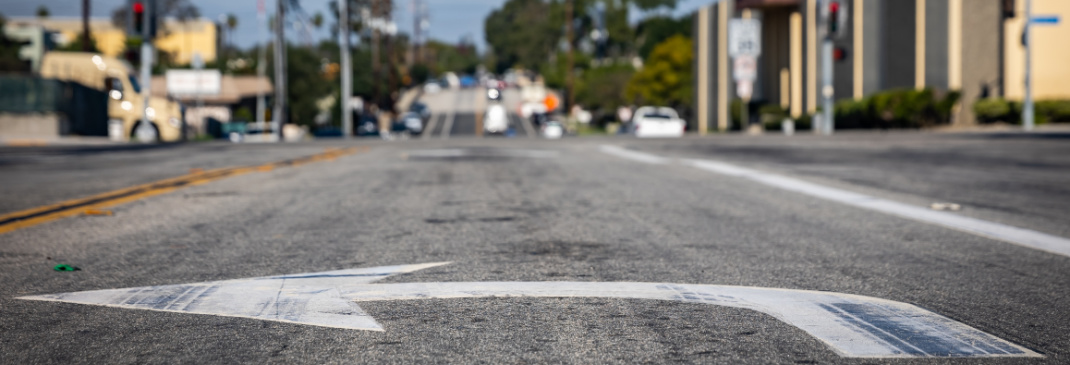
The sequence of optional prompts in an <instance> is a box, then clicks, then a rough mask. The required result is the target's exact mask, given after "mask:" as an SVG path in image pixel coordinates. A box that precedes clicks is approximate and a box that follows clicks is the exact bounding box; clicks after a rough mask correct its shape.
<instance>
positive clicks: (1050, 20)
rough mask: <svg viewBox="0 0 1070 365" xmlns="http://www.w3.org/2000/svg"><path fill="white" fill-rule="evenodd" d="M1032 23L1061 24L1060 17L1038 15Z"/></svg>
mask: <svg viewBox="0 0 1070 365" xmlns="http://www.w3.org/2000/svg"><path fill="white" fill-rule="evenodd" d="M1030 23H1033V24H1036V25H1056V24H1059V16H1058V15H1038V16H1034V17H1033V20H1032V21H1030Z"/></svg>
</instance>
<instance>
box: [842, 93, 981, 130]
mask: <svg viewBox="0 0 1070 365" xmlns="http://www.w3.org/2000/svg"><path fill="white" fill-rule="evenodd" d="M959 97H960V94H959V93H958V92H957V91H949V92H935V91H933V90H932V89H923V90H915V89H898V90H889V91H884V92H880V93H876V94H873V95H870V96H868V97H866V98H863V99H860V100H844V101H841V102H839V103H836V106H835V109H834V111H833V113H834V114H835V118H836V128H837V129H852V128H881V129H887V128H923V127H932V126H936V125H940V124H948V123H949V122H950V121H951V109H952V108H953V107H954V105H955V103H957V102H958V100H959Z"/></svg>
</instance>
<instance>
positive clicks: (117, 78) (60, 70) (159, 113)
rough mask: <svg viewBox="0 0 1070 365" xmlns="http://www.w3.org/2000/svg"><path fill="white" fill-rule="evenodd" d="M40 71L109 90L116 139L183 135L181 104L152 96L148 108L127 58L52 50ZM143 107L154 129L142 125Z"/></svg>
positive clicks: (45, 75)
mask: <svg viewBox="0 0 1070 365" xmlns="http://www.w3.org/2000/svg"><path fill="white" fill-rule="evenodd" d="M40 73H41V77H43V78H49V79H58V80H62V81H68V82H76V83H79V84H82V85H85V86H86V87H89V88H93V89H96V90H99V91H102V92H104V93H106V94H107V95H108V123H109V125H108V128H109V131H110V132H109V134H111V135H112V138H113V139H121V140H129V139H130V138H131V137H135V133H138V135H137V136H136V137H137V139H139V140H142V141H151V142H173V141H178V140H180V139H181V138H182V109H181V107H180V106H179V104H178V103H177V102H173V101H169V100H167V99H164V98H160V97H150V98H149V105H148V107H147V108H145V106H144V105H145V99H144V97H143V96H142V95H141V83H140V82H138V79H137V77H136V76H134V75H135V74H134V70H133V68H132V67H130V65H129V64H128V63H126V62H125V61H121V60H119V59H117V58H114V57H108V56H104V55H100V54H96V53H84V52H48V53H46V54H45V56H44V59H43V60H42V62H41V71H40ZM142 108H145V109H144V112H145V114H147V116H148V119H149V122H150V123H151V127H152V128H149V129H141V128H138V126H139V124H140V123H141V116H142V110H143V109H142ZM120 128H121V130H119V129H120ZM113 129H114V130H113Z"/></svg>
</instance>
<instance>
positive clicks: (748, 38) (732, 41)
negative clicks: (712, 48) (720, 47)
mask: <svg viewBox="0 0 1070 365" xmlns="http://www.w3.org/2000/svg"><path fill="white" fill-rule="evenodd" d="M761 54H762V22H761V21H759V20H757V19H732V20H729V21H728V55H729V56H732V57H738V56H742V55H750V56H753V57H758V56H760V55H761Z"/></svg>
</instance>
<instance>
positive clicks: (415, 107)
mask: <svg viewBox="0 0 1070 365" xmlns="http://www.w3.org/2000/svg"><path fill="white" fill-rule="evenodd" d="M409 111H410V112H413V113H417V114H420V120H421V121H422V122H424V123H427V121H429V120H431V108H428V107H427V104H424V103H421V102H419V101H417V102H414V103H412V105H411V106H409Z"/></svg>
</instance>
